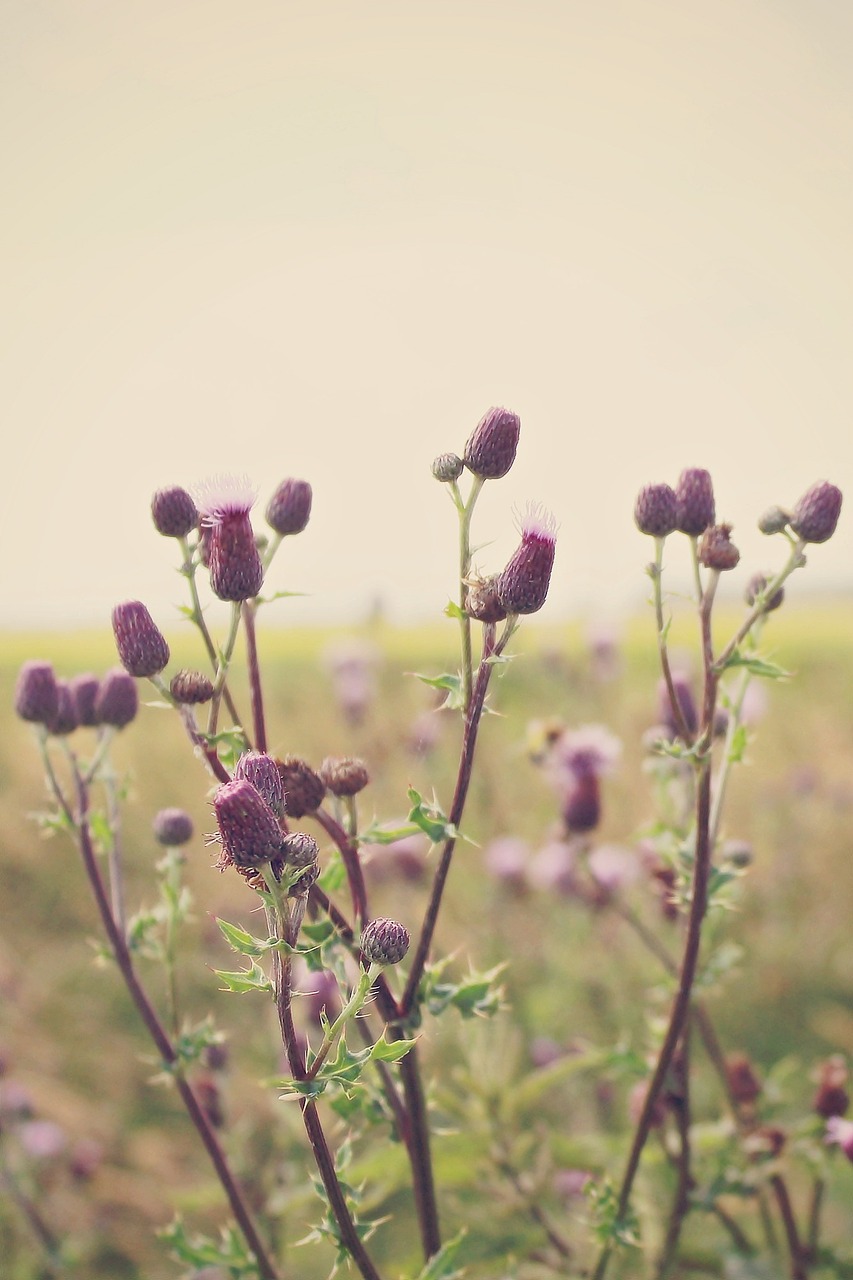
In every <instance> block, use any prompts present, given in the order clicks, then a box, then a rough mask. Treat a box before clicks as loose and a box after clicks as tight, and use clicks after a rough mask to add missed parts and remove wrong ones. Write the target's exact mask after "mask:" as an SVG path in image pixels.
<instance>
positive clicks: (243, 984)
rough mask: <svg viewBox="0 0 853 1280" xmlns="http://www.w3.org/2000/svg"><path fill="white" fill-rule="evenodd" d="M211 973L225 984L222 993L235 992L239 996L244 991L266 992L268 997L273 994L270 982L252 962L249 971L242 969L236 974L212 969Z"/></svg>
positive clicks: (258, 966)
mask: <svg viewBox="0 0 853 1280" xmlns="http://www.w3.org/2000/svg"><path fill="white" fill-rule="evenodd" d="M213 972H214V973H215V974H216V976H217V978H221V979H222V981H223V982H224V983H225V986H224V987H223V988H222V989H223V991H237V992H239V993H240V994H242V993H243V992H244V991H268V992H269V993H270V995H272V994H273V984H272V982H271V981H270V979H269V978H268V977H267V975H266V974H265V973H264V971H263V969H262V968H261V967H260V965H258V964H256V963H255V961H254V960H253V961H252V966H251V968H250V969H242V970H239V971H238V972H236V973H227V972H226V971H225V970H223V969H214V970H213Z"/></svg>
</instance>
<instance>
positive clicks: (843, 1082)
mask: <svg viewBox="0 0 853 1280" xmlns="http://www.w3.org/2000/svg"><path fill="white" fill-rule="evenodd" d="M847 1083H848V1071H847V1063H846V1062H845V1061H844V1059H843V1057H842V1056H841V1054H840V1053H835V1054H833V1055H832V1057H831V1058H827V1060H826V1061H825V1062H822V1063H821V1064H820V1068H819V1074H818V1086H817V1092H816V1094H815V1097H814V1103H813V1106H814V1109H815V1111H816V1112H817V1113H818V1115H819V1116H823V1118H824V1119H825V1120H829V1119H830V1117H831V1116H843V1115H844V1113H845V1111H846V1110H847V1108H848V1107H849V1106H850V1095H849V1094H848V1092H847Z"/></svg>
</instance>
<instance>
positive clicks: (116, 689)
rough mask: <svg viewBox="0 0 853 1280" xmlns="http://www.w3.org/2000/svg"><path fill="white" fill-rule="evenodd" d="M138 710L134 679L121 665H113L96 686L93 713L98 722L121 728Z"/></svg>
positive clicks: (137, 696) (137, 695) (128, 722)
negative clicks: (96, 696) (96, 693)
mask: <svg viewBox="0 0 853 1280" xmlns="http://www.w3.org/2000/svg"><path fill="white" fill-rule="evenodd" d="M138 710H139V694H138V692H137V689H136V681H135V680H134V679H133V677H132V676H130V675H128V673H127V672H126V671H125V670H124V668H123V667H113V669H112V671H108V672H107V674H106V675H105V676H104V678H103V680H102V681H101V683H100V685H99V686H98V698H97V701H96V703H95V714H96V715H97V717H98V724H104V725H112V727H113V728H114V729H123V728H124V727H125V725H128V724H130V722H131V720H133V719H134V718H135V717H136V713H137V711H138Z"/></svg>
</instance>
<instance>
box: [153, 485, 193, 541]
mask: <svg viewBox="0 0 853 1280" xmlns="http://www.w3.org/2000/svg"><path fill="white" fill-rule="evenodd" d="M151 517H152V519H153V521H154V526H155V528H156V530H157V532H158V533H162V535H163V537H164V538H185V537H186V536H187V534H188V533H192V531H193V529H194V528H195V527H196V525H197V524H198V511H197V510H196V505H195V503H194V502H193V500H192V498H191V497H190V495H189V494H188V493H187V491H186V489H182V488H181V487H180V485H170V486H169V487H168V488H165V489H158V490H157V492H156V493H155V494H154V497H153V498H152V499H151Z"/></svg>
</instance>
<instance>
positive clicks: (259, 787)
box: [234, 751, 284, 818]
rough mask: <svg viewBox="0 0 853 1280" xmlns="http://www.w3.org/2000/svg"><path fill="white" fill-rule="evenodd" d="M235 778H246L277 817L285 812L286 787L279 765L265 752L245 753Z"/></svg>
mask: <svg viewBox="0 0 853 1280" xmlns="http://www.w3.org/2000/svg"><path fill="white" fill-rule="evenodd" d="M234 777H235V778H245V779H246V781H247V782H251V784H252V786H253V787H254V788H255V790H256V791H259V792H260V793H261V795H262V796H263V798H264V799H265V800H266V802H267V804H268V805H269V807H270V808H271V809H272V811H273V813H274V814H275V815H276V817H279V818H280V817H281V815H282V813H283V812H284V787H283V785H282V781H281V774H280V773H279V771H278V765H277V764H276V762H275V760H274V759H273V757H272V756H270V755H267V753H266V752H265V751H244V752H243V754H242V755H241V756H240V759H239V760H238V761H237V765H236V767H235V769H234Z"/></svg>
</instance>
